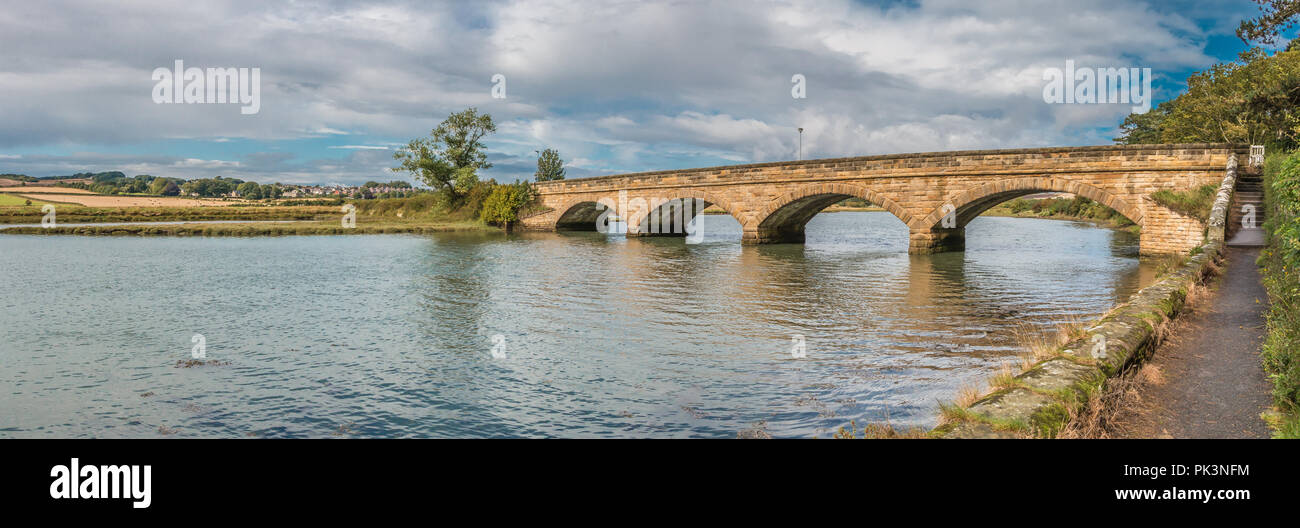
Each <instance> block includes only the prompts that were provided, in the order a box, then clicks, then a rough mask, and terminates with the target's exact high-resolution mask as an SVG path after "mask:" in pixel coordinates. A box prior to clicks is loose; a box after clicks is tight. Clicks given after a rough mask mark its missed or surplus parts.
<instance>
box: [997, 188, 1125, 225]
mask: <svg viewBox="0 0 1300 528" xmlns="http://www.w3.org/2000/svg"><path fill="white" fill-rule="evenodd" d="M981 216H1004V217H1013V218H1046V219H1051V220H1076V221H1083V222H1093V223H1096V224H1098V225H1102V226H1105V227H1110V228H1113V229H1123V230H1126V231H1130V232H1133V233H1137V232H1138V231H1140V230H1141V227H1140V226H1138V225H1136V224H1134V223H1133V221H1132V220H1129V219H1128V218H1125V217H1124V215H1121V214H1119V213H1118V212H1116V211H1115V210H1114V209H1111V208H1109V207H1106V206H1104V205H1102V204H1099V203H1097V202H1094V201H1092V200H1089V199H1087V198H1084V197H1082V196H1075V197H1073V198H1038V199H1035V198H1016V199H1014V200H1009V201H1006V202H1003V203H1001V204H998V205H996V206H994V207H993V208H991V209H989V210H987V211H984V213H983V214H982V215H981Z"/></svg>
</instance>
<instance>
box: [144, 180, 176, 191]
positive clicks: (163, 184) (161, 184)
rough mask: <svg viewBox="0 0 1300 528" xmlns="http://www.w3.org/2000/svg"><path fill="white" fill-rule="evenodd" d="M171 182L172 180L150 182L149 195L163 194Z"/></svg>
mask: <svg viewBox="0 0 1300 528" xmlns="http://www.w3.org/2000/svg"><path fill="white" fill-rule="evenodd" d="M170 182H171V180H169V179H167V178H154V179H153V181H151V182H149V194H162V192H163V189H165V188H167V184H168V183H170Z"/></svg>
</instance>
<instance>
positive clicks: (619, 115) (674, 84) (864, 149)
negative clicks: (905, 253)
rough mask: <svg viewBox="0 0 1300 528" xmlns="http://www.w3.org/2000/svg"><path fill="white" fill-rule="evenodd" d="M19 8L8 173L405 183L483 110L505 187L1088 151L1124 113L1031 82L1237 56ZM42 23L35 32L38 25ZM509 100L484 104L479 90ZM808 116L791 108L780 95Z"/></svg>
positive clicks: (1006, 13)
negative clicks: (240, 90)
mask: <svg viewBox="0 0 1300 528" xmlns="http://www.w3.org/2000/svg"><path fill="white" fill-rule="evenodd" d="M182 4H183V3H179V2H163V1H158V2H138V3H137V2H130V3H123V4H118V3H113V4H105V3H102V2H59V1H54V2H30V3H15V4H12V5H9V6H7V7H6V8H5V9H4V10H3V11H2V12H0V46H3V49H5V50H6V52H5V53H4V54H3V55H2V56H0V93H3V94H4V97H3V98H0V101H2V102H0V172H15V173H24V174H30V175H34V176H49V175H62V174H71V173H74V172H83V171H104V170H121V171H124V172H126V173H128V174H132V175H133V174H154V175H159V176H175V177H181V178H195V177H211V176H216V175H223V176H228V177H238V178H242V179H247V180H254V181H259V182H264V183H269V182H275V181H279V182H284V183H320V184H332V183H345V184H346V183H360V182H363V181H366V180H389V179H394V178H402V179H406V178H407V176H405V175H398V174H394V173H392V172H389V171H387V170H385V169H386V168H387V167H390V166H392V162H391V157H392V153H393V149H394V148H397V147H399V146H400V145H402V144H404V143H405V142H406V141H408V140H410V139H411V138H414V137H418V136H422V135H426V134H428V131H429V129H430V128H432V127H433V126H434V125H436V124H437V122H438V121H440V120H441V119H442V118H444V117H446V115H447V114H449V113H451V112H454V111H457V110H460V109H463V108H466V107H469V106H475V107H477V108H478V109H479V110H480V111H483V112H487V113H490V114H492V115H493V116H494V118H495V119H496V121H497V123H498V127H499V132H498V133H497V134H496V135H494V136H490V137H489V138H488V139H487V145H488V148H489V154H490V159H491V161H492V162H493V163H495V165H496V166H495V167H493V168H492V169H489V170H487V171H485V172H483V173H482V174H481V176H482V177H485V178H486V177H491V178H496V179H497V180H499V181H510V180H514V179H527V178H530V177H531V174H532V171H533V168H534V167H535V154H534V151H535V150H540V149H543V148H547V147H553V148H556V149H558V150H559V151H560V153H561V157H562V158H563V159H565V161H566V162H567V163H568V167H569V174H570V177H582V176H594V175H602V174H611V173H620V172H633V171H642V170H656V169H671V168H684V167H700V166H710V165H723V164H735V163H747V162H763V161H773V160H780V159H793V158H794V157H795V156H796V149H797V148H798V147H797V144H798V136H797V133H796V132H795V128H796V127H800V126H802V127H804V129H805V133H804V137H803V149H804V155H805V157H806V158H819V157H839V156H854V155H870V154H882V153H892V152H920V151H932V150H953V149H970V148H1009V147H1033V146H1049V145H1087V144H1104V143H1108V142H1109V139H1110V138H1111V137H1113V136H1114V135H1115V128H1116V125H1117V124H1118V123H1119V122H1120V121H1121V120H1122V119H1123V117H1124V115H1125V114H1127V112H1128V106H1127V105H1049V104H1046V103H1044V102H1043V100H1042V96H1041V94H1042V85H1043V81H1042V77H1041V74H1042V71H1043V70H1044V68H1049V67H1057V68H1061V67H1063V66H1064V62H1065V61H1066V60H1067V59H1068V60H1074V61H1075V62H1076V63H1077V64H1078V65H1080V66H1089V67H1149V68H1152V70H1153V72H1154V74H1155V92H1156V93H1155V98H1156V100H1157V101H1161V100H1165V99H1168V98H1170V97H1171V96H1173V95H1175V94H1176V93H1177V91H1178V90H1179V89H1181V85H1182V81H1183V80H1184V79H1185V78H1186V77H1187V75H1188V74H1190V73H1191V72H1194V71H1197V70H1199V69H1203V68H1204V67H1206V66H1208V65H1210V64H1213V63H1214V62H1216V61H1222V60H1229V59H1232V58H1233V57H1235V56H1236V54H1237V53H1238V52H1240V51H1241V50H1243V49H1245V46H1244V45H1243V44H1242V43H1241V42H1240V41H1239V40H1237V38H1236V37H1235V36H1234V35H1233V30H1234V29H1235V27H1236V25H1237V23H1238V22H1239V21H1240V20H1241V19H1242V18H1243V17H1248V16H1253V15H1254V14H1255V13H1256V7H1255V4H1254V3H1253V2H1250V1H1246V0H1243V1H1224V2H1212V3H1206V2H1193V1H1181V0H1180V1H1153V2H1149V3H1148V2H1132V1H1127V2H1126V1H1118V0H1098V1H1095V2H1087V3H1082V2H1077V1H1066V0H1032V1H1030V0H1026V1H1003V2H998V1H989V2H967V1H964V0H933V1H917V2H898V1H892V2H853V1H849V0H820V1H807V2H803V1H793V0H791V1H779V2H778V1H773V2H751V1H738V2H708V3H674V4H671V5H670V4H665V3H653V2H642V1H608V2H583V3H577V2H570V1H558V0H557V1H554V2H551V1H494V2H464V3H458V2H446V3H435V4H426V3H420V2H328V1H322V2H292V3H287V4H278V3H277V4H270V3H265V2H228V3H221V4H220V5H216V4H214V5H197V6H196V5H182ZM32 20H41V21H42V23H41V24H31V23H30V21H32ZM178 59H179V60H184V61H185V63H186V65H187V66H196V67H201V68H207V67H247V68H251V67H257V68H260V71H261V75H262V78H261V84H260V86H261V110H260V111H259V112H258V113H257V114H254V115H241V114H240V112H239V106H238V105H229V104H191V105H171V104H155V103H154V101H153V100H152V90H153V88H154V84H155V82H154V81H153V80H152V79H151V77H150V75H151V73H152V72H153V70H154V69H155V68H158V67H170V66H171V65H172V63H173V61H175V60H178ZM495 74H501V75H504V76H505V79H506V83H505V86H506V92H505V95H506V97H505V98H504V99H496V98H493V97H492V95H491V93H492V92H491V90H492V88H493V83H492V81H491V79H492V77H493V75H495ZM794 74H801V75H803V76H804V77H805V78H806V79H807V97H806V98H804V99H794V98H792V97H791V95H790V89H791V86H792V85H791V81H790V79H791V77H792V75H794Z"/></svg>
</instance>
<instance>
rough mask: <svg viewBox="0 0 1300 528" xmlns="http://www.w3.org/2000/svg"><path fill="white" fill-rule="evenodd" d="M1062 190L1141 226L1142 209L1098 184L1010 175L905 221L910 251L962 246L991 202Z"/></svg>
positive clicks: (916, 251)
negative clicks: (949, 217) (946, 223)
mask: <svg viewBox="0 0 1300 528" xmlns="http://www.w3.org/2000/svg"><path fill="white" fill-rule="evenodd" d="M1042 192H1064V193H1071V194H1074V195H1076V196H1082V197H1084V198H1087V199H1089V200H1092V201H1094V202H1097V203H1100V204H1102V205H1105V206H1106V207H1109V208H1111V209H1114V210H1115V211H1116V212H1118V213H1119V214H1121V215H1123V216H1124V217H1125V218H1128V219H1129V220H1132V221H1133V223H1135V224H1137V225H1139V226H1141V225H1142V223H1143V215H1142V210H1141V209H1138V208H1137V207H1136V205H1135V204H1131V203H1129V202H1127V201H1125V200H1124V199H1122V198H1120V197H1118V196H1116V195H1115V194H1113V193H1111V192H1109V191H1106V190H1104V189H1101V188H1099V187H1096V186H1093V185H1090V184H1087V183H1083V182H1078V181H1073V180H1067V179H1063V178H1053V177H1028V178H1011V179H1006V180H999V181H996V182H991V183H986V184H984V185H980V186H977V187H973V188H971V189H967V190H966V191H963V192H961V193H959V194H957V195H956V196H953V197H952V198H950V199H949V200H948V201H946V202H944V203H942V204H940V205H939V207H937V208H935V209H934V210H933V211H931V212H930V213H929V214H927V215H925V216H922V217H918V218H915V219H913V220H912V221H911V222H909V223H908V228H909V229H910V230H911V232H912V235H911V237H912V243H911V251H912V252H913V253H929V252H934V251H948V250H953V249H961V248H963V247H965V240H964V238H965V231H966V224H968V223H970V221H971V220H974V219H975V218H976V217H978V216H979V215H980V214H983V213H984V211H987V210H989V209H991V208H993V207H994V206H996V205H998V204H1000V203H1002V202H1005V201H1007V200H1011V199H1013V198H1018V197H1021V196H1026V195H1030V194H1034V193H1042ZM949 213H952V214H953V215H954V218H953V219H954V220H955V221H954V222H952V223H951V224H950V225H951V227H945V226H943V219H944V217H945V216H947V215H948V214H949Z"/></svg>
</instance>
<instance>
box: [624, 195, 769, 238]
mask: <svg viewBox="0 0 1300 528" xmlns="http://www.w3.org/2000/svg"><path fill="white" fill-rule="evenodd" d="M628 194H629V198H628V200H629V201H632V200H635V199H637V198H641V199H644V200H645V202H646V207H645V208H644V209H641V208H637V207H633V206H631V205H629V206H628V209H629V214H628V218H627V219H626V220H627V225H628V235H629V236H685V235H686V231H685V226H686V225H689V224H690V223H691V221H692V220H694V219H695V217H696V216H698V215H699V213H700V212H701V211H703V210H704V209H707V208H709V207H713V206H717V207H719V208H721V209H722V210H724V211H726V212H727V214H729V215H731V217H732V218H735V219H736V221H737V222H740V225H741V226H744V225H745V220H744V219H743V218H741V217H739V216H737V215H736V213H737V212H738V211H739V210H738V209H736V206H735V205H733V204H732V203H731V202H730V201H729V200H727V199H725V198H722V197H720V196H718V195H717V194H714V193H711V192H708V191H703V190H680V189H672V190H666V191H664V192H650V193H635V194H633V193H628ZM683 200H703V202H704V203H703V207H694V206H691V207H686V208H684V209H683V214H682V221H683V225H682V226H681V227H680V228H678V227H677V226H675V225H672V224H674V223H675V222H676V215H675V214H674V213H675V212H676V210H675V209H672V208H674V207H679V206H680V205H679V204H681V203H682V201H683ZM656 215H658V216H656ZM670 219H671V221H670ZM633 227H635V229H633Z"/></svg>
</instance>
